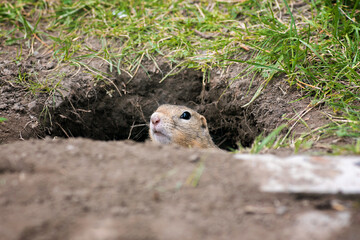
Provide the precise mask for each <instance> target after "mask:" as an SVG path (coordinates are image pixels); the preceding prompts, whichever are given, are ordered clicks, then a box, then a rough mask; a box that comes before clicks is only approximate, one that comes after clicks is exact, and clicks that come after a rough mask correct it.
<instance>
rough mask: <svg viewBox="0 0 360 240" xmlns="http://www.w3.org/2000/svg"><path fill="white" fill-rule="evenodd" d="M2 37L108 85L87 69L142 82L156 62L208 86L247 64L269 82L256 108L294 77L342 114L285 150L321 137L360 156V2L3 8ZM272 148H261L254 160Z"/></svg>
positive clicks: (29, 4)
mask: <svg viewBox="0 0 360 240" xmlns="http://www.w3.org/2000/svg"><path fill="white" fill-rule="evenodd" d="M296 11H298V12H296ZM74 19H76V21H75V20H74ZM0 29H1V31H0V38H1V39H2V40H4V41H5V43H6V44H14V43H20V44H25V45H26V46H27V47H34V42H35V41H38V42H40V43H41V45H40V47H39V48H42V49H46V50H47V51H49V52H51V54H52V56H53V58H54V59H56V60H57V61H58V62H59V63H66V64H73V65H76V66H78V67H81V68H84V69H86V70H87V71H90V72H92V73H93V74H94V75H96V76H98V77H99V78H101V79H104V80H106V79H107V77H108V75H107V73H105V72H102V71H101V70H100V69H96V68H91V67H90V66H88V65H87V64H86V60H87V59H92V58H97V59H101V60H102V61H104V63H106V64H108V65H109V66H110V70H111V71H116V72H118V73H119V74H128V75H130V76H134V74H135V73H136V72H137V71H138V69H139V67H141V62H142V61H143V59H145V58H146V59H151V60H153V61H154V64H155V66H157V63H156V60H155V59H156V57H158V56H161V57H162V58H163V59H167V60H168V61H169V62H171V63H175V64H174V65H176V64H177V65H176V68H174V69H173V71H172V72H170V73H169V74H174V73H176V72H177V71H180V70H181V69H183V68H195V69H200V70H202V71H203V72H204V80H206V76H207V72H208V71H209V70H211V69H213V68H214V67H226V66H228V65H230V64H232V63H234V62H242V63H244V64H247V67H246V68H245V69H244V72H243V73H242V74H244V75H245V74H249V73H257V74H260V75H261V76H262V77H263V78H264V82H263V84H262V85H261V87H260V88H259V89H258V90H257V91H256V93H255V95H254V96H253V99H252V101H253V100H255V99H256V97H257V96H259V95H260V93H261V91H263V89H264V88H266V84H267V83H268V82H269V81H270V80H271V79H274V78H276V77H277V76H279V75H280V74H281V75H284V74H285V75H286V77H287V81H288V84H289V85H294V86H297V88H298V89H299V91H302V92H303V93H304V95H305V97H307V98H310V99H311V100H312V102H313V106H316V105H317V104H326V105H327V106H329V107H330V108H331V109H332V110H333V112H332V113H331V114H329V115H328V118H329V119H331V121H332V123H331V124H329V125H326V126H323V127H321V128H319V129H315V130H313V131H311V132H310V133H308V134H306V135H304V136H302V137H300V138H299V139H292V135H291V132H288V134H287V135H286V139H284V140H282V142H281V143H282V144H281V145H283V144H288V145H292V146H293V147H294V149H295V151H298V150H299V149H301V148H307V147H308V146H309V145H311V144H312V142H313V141H314V139H318V138H319V137H320V136H321V137H331V136H336V137H340V138H350V139H353V143H354V144H353V145H351V146H353V148H354V149H357V148H358V147H357V146H358V142H359V139H360V114H359V110H360V97H359V96H360V70H359V69H360V48H359V42H360V35H359V30H360V0H355V1H345V0H344V1H339V0H338V1H326V0H325V1H304V5H302V6H297V7H295V8H294V6H293V2H292V1H270V0H265V1H255V0H248V1H238V2H236V1H235V2H234V3H225V2H222V1H199V2H196V3H194V2H190V1H165V0H163V1H140V0H129V1H114V0H110V1H108V2H103V1H98V0H92V1H85V0H79V1H72V0H62V1H52V2H47V1H33V0H22V1H3V2H1V3H0ZM89 39H97V40H98V41H99V42H101V46H100V47H94V46H93V45H91V44H90V43H89ZM244 49H249V51H245V50H244ZM35 50H36V48H35ZM248 54H251V58H250V59H251V60H250V61H244V59H243V57H242V55H244V56H245V55H248ZM19 58H21V55H20V56H19ZM165 77H167V76H165ZM163 80H165V78H164V79H163ZM20 81H21V80H20ZM234 81H236V79H234ZM110 83H111V82H110ZM35 84H36V81H35ZM30 85H31V84H30ZM37 87H38V88H42V89H44V88H45V89H46V86H45V87H44V86H37ZM29 89H32V88H31V86H29ZM49 89H52V88H49ZM35 90H36V87H35V89H32V90H31V91H35ZM49 91H50V90H49ZM252 101H251V102H252ZM251 102H249V103H248V104H250V103H251ZM297 120H299V119H297ZM300 122H301V121H300ZM268 145H269V144H268V143H267V144H264V145H261V144H260V145H259V146H258V148H257V149H255V152H258V149H259V147H260V146H261V148H263V147H264V146H268ZM254 146H255V145H254ZM279 146H280V145H279ZM268 147H270V146H268ZM277 147H278V146H277ZM347 148H351V147H347ZM340 152H341V151H340ZM355 152H356V151H355Z"/></svg>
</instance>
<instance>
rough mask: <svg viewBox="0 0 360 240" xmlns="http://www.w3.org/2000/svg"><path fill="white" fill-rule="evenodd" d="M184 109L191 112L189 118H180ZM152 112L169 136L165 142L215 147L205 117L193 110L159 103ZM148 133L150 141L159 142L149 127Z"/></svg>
mask: <svg viewBox="0 0 360 240" xmlns="http://www.w3.org/2000/svg"><path fill="white" fill-rule="evenodd" d="M185 111H188V112H189V113H190V114H191V118H190V119H189V120H185V119H181V118H180V116H181V114H182V113H183V112H185ZM154 114H155V115H156V116H157V117H159V118H160V122H161V124H162V128H163V131H165V132H166V134H167V135H168V136H169V139H168V141H169V142H167V143H170V144H178V145H180V146H183V147H197V148H217V146H216V145H215V144H214V142H213V141H212V139H211V136H210V134H209V130H208V127H207V123H206V119H205V117H204V116H202V115H200V114H199V113H197V112H195V111H194V110H192V109H190V108H188V107H185V106H177V105H169V104H165V105H161V106H160V107H159V108H158V109H157V110H156V111H155V113H154ZM154 114H153V116H154ZM149 133H150V138H151V140H152V141H154V142H158V143H161V142H159V141H158V140H157V138H156V136H154V135H153V134H154V133H153V132H152V129H151V128H150V130H149Z"/></svg>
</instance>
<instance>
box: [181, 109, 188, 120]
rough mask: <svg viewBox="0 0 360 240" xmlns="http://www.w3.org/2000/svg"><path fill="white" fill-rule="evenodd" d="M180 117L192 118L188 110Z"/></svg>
mask: <svg viewBox="0 0 360 240" xmlns="http://www.w3.org/2000/svg"><path fill="white" fill-rule="evenodd" d="M180 118H182V119H185V120H189V119H190V118H191V114H190V113H189V112H188V111H185V112H183V113H182V114H181V116H180Z"/></svg>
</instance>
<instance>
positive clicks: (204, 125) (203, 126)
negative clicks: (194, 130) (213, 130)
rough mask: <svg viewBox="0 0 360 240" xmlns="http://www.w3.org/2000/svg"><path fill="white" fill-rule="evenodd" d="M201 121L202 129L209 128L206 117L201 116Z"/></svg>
mask: <svg viewBox="0 0 360 240" xmlns="http://www.w3.org/2000/svg"><path fill="white" fill-rule="evenodd" d="M200 121H201V127H202V128H206V127H207V123H206V118H205V117H204V116H200Z"/></svg>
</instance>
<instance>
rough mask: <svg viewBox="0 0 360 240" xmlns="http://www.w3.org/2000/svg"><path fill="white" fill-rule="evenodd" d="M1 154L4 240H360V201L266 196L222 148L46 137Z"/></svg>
mask: <svg viewBox="0 0 360 240" xmlns="http://www.w3.org/2000/svg"><path fill="white" fill-rule="evenodd" d="M0 155H1V156H2V157H1V159H0V212H1V215H0V222H1V227H0V236H2V238H1V239H240V236H241V239H357V238H356V237H357V236H359V229H358V228H357V227H356V226H358V225H359V224H360V218H359V216H360V215H359V213H358V209H357V208H356V206H355V202H354V201H353V200H351V199H348V200H346V199H344V198H341V197H340V196H337V197H336V196H332V197H331V196H327V197H324V196H323V197H321V196H318V197H316V196H308V197H306V196H301V195H299V196H292V195H286V194H282V195H278V194H268V193H261V192H259V190H258V186H257V183H256V182H257V181H256V179H254V176H255V175H254V174H253V173H252V172H251V171H249V169H248V168H246V167H245V166H244V164H243V162H241V161H239V160H238V159H235V158H233V155H232V154H230V153H226V152H223V151H220V150H213V151H200V150H192V149H182V148H178V147H169V146H167V147H164V146H156V145H152V144H150V143H145V144H143V143H134V142H101V141H92V140H85V139H59V140H52V139H47V140H37V141H34V140H30V141H25V142H17V143H12V144H4V145H1V146H0ZM334 200H336V202H337V203H338V204H340V206H341V207H343V209H339V208H338V209H337V210H341V211H337V210H335V209H336V208H333V207H332V205H331V204H330V202H332V201H334ZM344 222H346V223H347V224H344Z"/></svg>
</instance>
